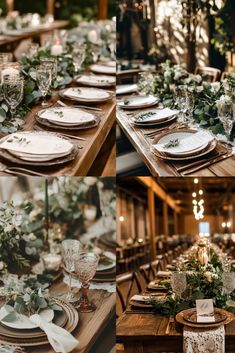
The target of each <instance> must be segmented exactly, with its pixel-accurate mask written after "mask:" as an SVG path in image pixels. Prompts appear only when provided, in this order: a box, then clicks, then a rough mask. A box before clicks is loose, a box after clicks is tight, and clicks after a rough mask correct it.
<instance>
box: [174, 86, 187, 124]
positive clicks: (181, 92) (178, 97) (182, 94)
mask: <svg viewBox="0 0 235 353" xmlns="http://www.w3.org/2000/svg"><path fill="white" fill-rule="evenodd" d="M186 97H187V95H186V89H185V87H184V86H179V87H176V89H175V102H176V106H177V108H178V109H179V110H180V114H179V119H178V120H179V122H181V123H185V122H186V116H185V113H186Z"/></svg>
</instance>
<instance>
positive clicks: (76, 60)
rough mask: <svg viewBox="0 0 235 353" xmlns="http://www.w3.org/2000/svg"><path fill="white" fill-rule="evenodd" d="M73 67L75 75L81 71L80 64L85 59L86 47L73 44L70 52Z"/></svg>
mask: <svg viewBox="0 0 235 353" xmlns="http://www.w3.org/2000/svg"><path fill="white" fill-rule="evenodd" d="M72 56H73V65H74V68H75V72H76V74H78V73H79V72H80V71H81V67H82V64H83V62H84V60H85V58H86V45H85V44H79V43H78V44H75V45H74V46H73V50H72Z"/></svg>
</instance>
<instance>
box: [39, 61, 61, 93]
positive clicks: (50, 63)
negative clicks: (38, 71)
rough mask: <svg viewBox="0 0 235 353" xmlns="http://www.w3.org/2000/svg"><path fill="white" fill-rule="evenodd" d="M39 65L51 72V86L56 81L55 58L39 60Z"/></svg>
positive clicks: (56, 67) (56, 65) (56, 66)
mask: <svg viewBox="0 0 235 353" xmlns="http://www.w3.org/2000/svg"><path fill="white" fill-rule="evenodd" d="M40 65H41V66H43V67H45V68H46V69H49V70H51V85H52V86H53V82H56V80H57V72H58V62H57V58H56V57H55V58H41V59H40Z"/></svg>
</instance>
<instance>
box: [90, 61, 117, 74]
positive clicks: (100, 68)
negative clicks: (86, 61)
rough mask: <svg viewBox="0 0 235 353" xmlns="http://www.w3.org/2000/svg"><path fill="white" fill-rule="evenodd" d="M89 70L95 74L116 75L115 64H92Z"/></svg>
mask: <svg viewBox="0 0 235 353" xmlns="http://www.w3.org/2000/svg"><path fill="white" fill-rule="evenodd" d="M90 70H91V71H92V72H95V73H97V74H106V75H116V65H115V66H113V65H107V63H106V64H105V65H102V64H94V65H91V66H90Z"/></svg>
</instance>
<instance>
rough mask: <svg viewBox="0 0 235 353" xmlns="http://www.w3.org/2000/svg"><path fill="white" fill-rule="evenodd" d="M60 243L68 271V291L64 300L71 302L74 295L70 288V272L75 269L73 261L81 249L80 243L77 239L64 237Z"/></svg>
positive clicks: (74, 261)
mask: <svg viewBox="0 0 235 353" xmlns="http://www.w3.org/2000/svg"><path fill="white" fill-rule="evenodd" d="M61 245H62V257H63V262H64V266H65V269H66V270H67V271H68V273H69V292H68V294H67V296H66V300H67V301H68V302H73V301H74V295H73V293H72V290H71V280H72V272H74V271H75V263H76V261H77V258H78V255H79V252H80V250H81V243H80V242H79V241H78V240H73V239H66V240H63V241H62V243H61Z"/></svg>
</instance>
